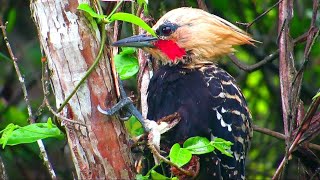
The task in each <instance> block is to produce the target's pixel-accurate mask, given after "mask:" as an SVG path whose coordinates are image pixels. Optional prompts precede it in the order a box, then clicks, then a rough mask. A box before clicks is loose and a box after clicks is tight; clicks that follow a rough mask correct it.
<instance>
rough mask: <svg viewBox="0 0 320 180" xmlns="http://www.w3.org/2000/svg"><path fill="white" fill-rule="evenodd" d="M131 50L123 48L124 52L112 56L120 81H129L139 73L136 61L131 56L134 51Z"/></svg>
mask: <svg viewBox="0 0 320 180" xmlns="http://www.w3.org/2000/svg"><path fill="white" fill-rule="evenodd" d="M131 49H132V48H125V50H123V51H122V52H121V53H120V54H117V55H116V56H114V61H115V65H116V69H117V72H118V73H119V75H120V79H121V80H125V79H129V78H131V77H133V76H134V75H135V74H137V72H138V71H139V62H138V59H137V58H136V57H135V56H133V55H134V54H133V52H134V51H132V50H131ZM131 52H132V53H131ZM130 53H131V54H130Z"/></svg>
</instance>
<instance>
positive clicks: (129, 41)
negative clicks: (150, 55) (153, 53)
mask: <svg viewBox="0 0 320 180" xmlns="http://www.w3.org/2000/svg"><path fill="white" fill-rule="evenodd" d="M156 40H158V38H157V37H153V36H148V35H146V34H141V35H136V36H131V37H127V38H124V39H121V40H119V41H117V42H114V43H113V44H112V45H113V46H117V47H138V48H142V47H154V45H153V43H152V42H154V41H156Z"/></svg>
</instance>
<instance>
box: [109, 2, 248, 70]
mask: <svg viewBox="0 0 320 180" xmlns="http://www.w3.org/2000/svg"><path fill="white" fill-rule="evenodd" d="M153 29H154V30H155V32H156V34H157V37H152V36H150V35H148V34H142V35H137V36H132V37H128V38H125V39H122V40H119V41H117V42H115V43H114V44H113V45H114V46H119V47H120V46H128V47H139V48H142V49H144V50H145V51H147V52H149V53H150V54H151V55H152V56H153V57H155V58H156V59H159V60H160V61H161V62H162V63H163V64H168V63H169V64H177V63H179V62H182V63H191V64H195V63H203V62H208V61H214V60H215V59H217V57H220V56H222V55H226V54H229V53H231V52H233V51H234V48H233V46H235V45H241V44H253V42H254V40H253V39H252V38H251V37H250V36H249V35H247V34H246V33H245V32H244V31H242V30H241V29H239V28H238V27H236V26H235V25H233V24H231V23H230V22H228V21H226V20H224V19H222V18H220V17H218V16H215V15H212V14H210V13H207V12H205V11H203V10H200V9H194V8H187V7H183V8H178V9H174V10H171V11H169V12H168V13H166V14H165V15H164V16H163V17H162V18H160V19H159V21H158V22H157V23H156V24H155V25H154V26H153Z"/></svg>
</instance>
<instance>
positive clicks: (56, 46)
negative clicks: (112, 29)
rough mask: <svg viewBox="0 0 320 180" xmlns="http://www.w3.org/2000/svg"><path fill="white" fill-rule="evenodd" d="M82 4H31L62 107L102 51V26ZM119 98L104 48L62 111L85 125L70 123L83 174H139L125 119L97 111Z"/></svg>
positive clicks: (38, 0)
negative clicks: (134, 164)
mask: <svg viewBox="0 0 320 180" xmlns="http://www.w3.org/2000/svg"><path fill="white" fill-rule="evenodd" d="M79 3H80V2H78V1H77V0H33V1H31V4H30V8H31V13H32V16H33V18H34V21H35V24H36V26H37V29H38V34H39V39H40V43H41V47H42V49H43V52H44V53H45V55H46V57H47V61H48V65H49V69H50V71H51V76H50V77H51V81H52V86H53V91H54V95H55V99H56V106H57V108H59V106H60V105H61V104H62V103H63V102H64V100H65V99H66V98H67V97H68V95H69V94H70V93H71V92H72V90H73V89H74V88H75V86H76V85H77V84H78V82H79V81H80V80H81V78H82V77H83V76H84V74H85V73H86V71H87V70H88V68H89V67H90V66H91V65H92V63H93V62H94V59H95V57H96V56H97V54H98V51H99V44H100V40H101V36H100V31H99V29H98V26H97V25H96V24H95V21H94V20H93V19H91V18H89V17H86V16H84V14H83V13H82V12H79V11H78V10H77V7H78V4H79ZM87 3H89V2H87ZM107 48H108V47H107ZM106 102H107V103H106ZM115 102H116V93H115V90H114V84H113V78H112V73H111V68H110V61H109V57H108V53H107V49H105V50H104V53H103V55H102V59H101V60H100V63H99V65H98V66H97V67H96V69H95V70H94V71H93V72H92V73H91V74H90V76H89V77H88V78H87V80H86V81H85V82H84V83H83V84H82V85H81V87H80V88H79V90H78V91H77V93H76V94H75V95H74V96H73V97H72V98H71V99H70V101H69V103H68V104H67V106H66V107H65V108H64V109H63V110H62V112H61V113H62V115H63V116H65V117H67V118H70V119H73V120H74V121H77V122H80V123H83V124H85V126H83V125H80V124H77V123H72V122H65V127H66V134H67V138H68V143H69V146H70V149H71V153H72V158H73V163H74V165H75V169H76V173H77V176H78V177H77V178H78V179H106V178H108V179H109V178H110V179H132V178H133V177H134V172H133V168H132V167H133V165H132V157H131V153H130V148H128V135H127V133H126V131H125V130H124V126H123V123H121V122H120V121H119V120H117V119H116V118H115V117H109V116H108V117H107V116H105V115H103V114H101V113H100V112H99V111H98V110H97V106H98V105H100V106H101V107H103V108H106V107H110V106H112V104H114V103H115Z"/></svg>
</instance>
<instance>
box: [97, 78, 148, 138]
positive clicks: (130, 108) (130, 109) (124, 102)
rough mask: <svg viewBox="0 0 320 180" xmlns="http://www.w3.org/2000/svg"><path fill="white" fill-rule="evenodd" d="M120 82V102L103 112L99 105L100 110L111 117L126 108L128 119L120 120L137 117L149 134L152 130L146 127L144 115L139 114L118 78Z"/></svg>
mask: <svg viewBox="0 0 320 180" xmlns="http://www.w3.org/2000/svg"><path fill="white" fill-rule="evenodd" d="M118 82H119V90H120V100H119V102H118V103H117V104H115V105H114V106H113V107H111V108H110V109H107V110H103V109H102V108H101V107H100V106H99V105H98V107H97V108H98V110H99V111H100V112H101V113H102V114H105V115H108V116H111V115H114V114H115V113H117V112H118V111H119V110H120V109H122V108H125V109H126V110H127V113H126V117H125V118H120V119H122V120H127V119H128V118H129V117H130V116H131V115H133V116H135V117H136V118H137V119H138V121H139V122H140V123H141V125H142V127H143V129H144V131H145V132H149V131H150V129H149V128H148V127H146V124H145V120H144V118H143V117H142V114H141V113H140V112H139V110H138V109H137V108H136V107H135V106H134V104H133V102H132V100H131V98H129V97H128V96H127V94H126V92H125V90H124V88H123V83H122V81H121V80H120V78H118Z"/></svg>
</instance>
